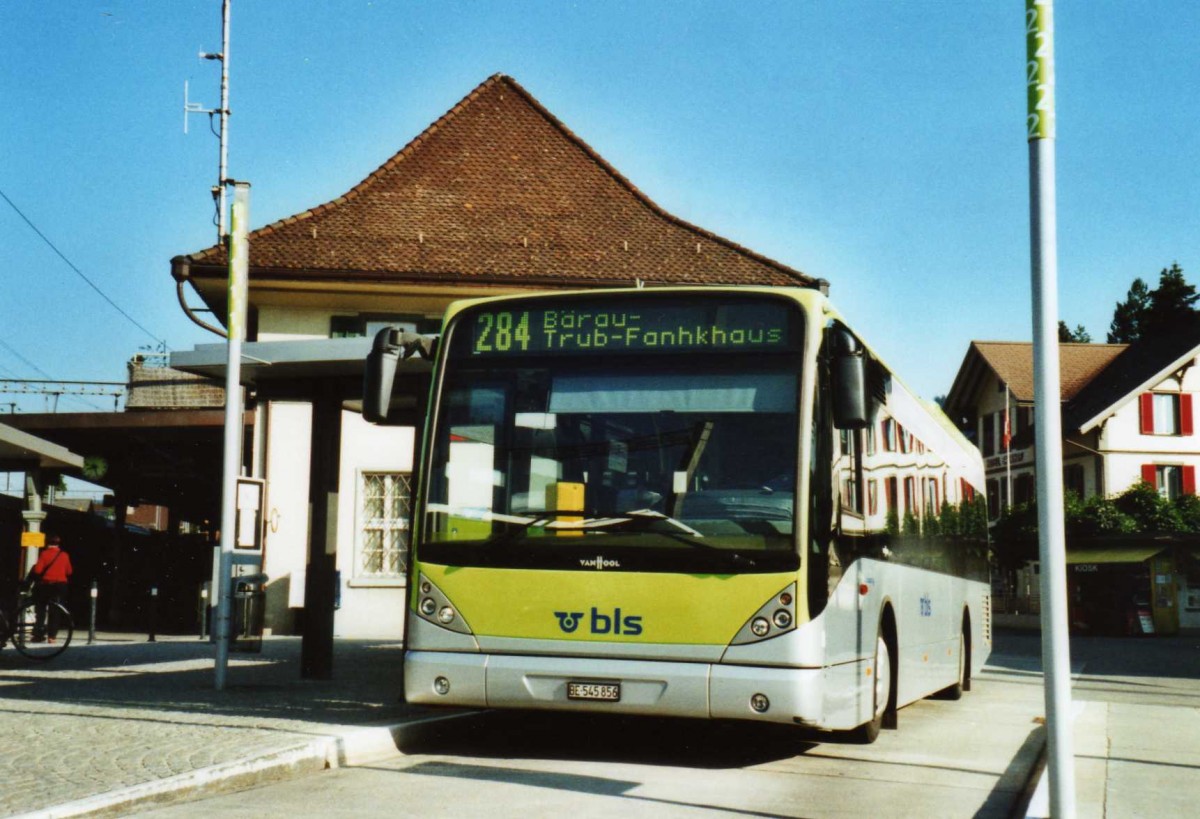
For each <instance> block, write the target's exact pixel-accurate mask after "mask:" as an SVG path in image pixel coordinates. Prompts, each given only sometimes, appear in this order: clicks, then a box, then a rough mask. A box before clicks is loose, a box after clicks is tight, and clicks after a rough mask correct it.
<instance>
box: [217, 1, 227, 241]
mask: <svg viewBox="0 0 1200 819" xmlns="http://www.w3.org/2000/svg"><path fill="white" fill-rule="evenodd" d="M220 115H221V134H220V143H221V158H220V162H219V167H218V170H217V177H218V178H217V242H218V243H220V242H224V241H225V182H226V179H225V173H226V165H227V164H228V159H229V140H228V136H227V132H228V130H229V0H224V2H223V3H222V4H221V110H220Z"/></svg>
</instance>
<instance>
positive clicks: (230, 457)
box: [213, 182, 250, 691]
mask: <svg viewBox="0 0 1200 819" xmlns="http://www.w3.org/2000/svg"><path fill="white" fill-rule="evenodd" d="M232 184H233V209H232V213H231V217H230V223H231V225H230V237H229V319H228V322H227V324H226V327H227V329H228V331H229V343H228V345H227V351H228V352H227V357H226V365H225V460H224V468H223V470H222V476H223V477H222V484H221V550H220V554H219V557H218V561H217V616H216V623H215V624H214V626H215V627H214V628H213V634H214V635H215V637H216V641H217V653H216V662H215V664H214V671H215V674H214V677H215V687H216V689H217V690H218V691H223V690H225V681H226V676H227V671H228V668H229V643H230V639H231V636H232V631H233V629H232V626H231V620H232V614H233V549H234V545H235V542H236V538H237V482H238V475H239V474H240V472H241V465H242V434H243V424H242V413H243V411H244V409H243V407H244V403H245V402H244V398H243V395H242V383H241V381H242V341H243V340H244V339H245V338H246V311H247V301H248V298H247V293H248V290H249V279H250V242H249V239H248V238H247V237H248V225H249V222H250V184H249V183H248V182H233V183H232Z"/></svg>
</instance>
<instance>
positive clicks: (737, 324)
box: [454, 297, 794, 357]
mask: <svg viewBox="0 0 1200 819" xmlns="http://www.w3.org/2000/svg"><path fill="white" fill-rule="evenodd" d="M793 313H794V311H793V310H791V309H789V307H788V305H787V304H786V303H785V302H782V301H779V300H773V299H772V300H753V301H750V300H738V301H725V300H719V299H715V298H711V297H708V298H704V297H702V298H694V297H693V298H691V299H688V300H682V299H675V300H663V299H659V298H644V299H640V298H633V299H631V298H623V299H619V300H616V299H614V300H604V301H597V300H591V301H582V300H581V301H572V302H558V303H555V302H552V301H537V302H514V303H503V304H497V305H495V306H491V305H488V306H485V307H483V308H481V309H478V310H476V311H473V312H472V313H470V314H468V315H467V316H465V317H464V319H463V323H464V324H465V325H466V326H462V325H460V332H461V330H467V331H468V332H469V335H470V338H469V343H464V342H465V341H466V340H465V339H464V338H462V336H461V335H460V336H459V337H458V338H457V339H456V340H455V344H454V347H455V351H456V353H457V354H458V355H459V356H468V357H484V356H512V355H530V354H545V353H562V354H586V353H627V352H638V353H675V352H746V351H756V350H788V349H791V348H792V346H793V343H794V339H793V331H792V327H791V324H792V315H793Z"/></svg>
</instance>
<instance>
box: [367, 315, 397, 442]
mask: <svg viewBox="0 0 1200 819" xmlns="http://www.w3.org/2000/svg"><path fill="white" fill-rule="evenodd" d="M403 351H404V348H403V347H402V346H401V344H400V331H399V330H397V329H396V328H395V327H384V328H383V329H382V330H380V331H379V332H378V333H376V334H375V343H374V344H372V345H371V352H370V353H368V354H367V369H366V371H365V372H364V373H363V409H362V413H363V418H366V419H367V420H368V421H370V422H371V423H372V424H381V423H383V422H384V421H385V420H387V415H388V409H390V408H391V405H392V384H393V383H394V382H395V380H396V365H397V364H399V363H400V355H401V353H402V352H403Z"/></svg>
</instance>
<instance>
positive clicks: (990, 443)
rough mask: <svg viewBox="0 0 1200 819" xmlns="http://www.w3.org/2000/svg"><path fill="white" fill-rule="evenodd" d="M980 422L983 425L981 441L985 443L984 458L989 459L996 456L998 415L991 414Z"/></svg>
mask: <svg viewBox="0 0 1200 819" xmlns="http://www.w3.org/2000/svg"><path fill="white" fill-rule="evenodd" d="M980 420H981V422H982V425H983V426H982V428H981V430H980V440H981V442H982V443H983V447H982V448H983V457H985V458H987V457H989V456H991V455H995V454H996V414H995V413H989V414H988V415H985V416H983V418H982V419H980Z"/></svg>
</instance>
